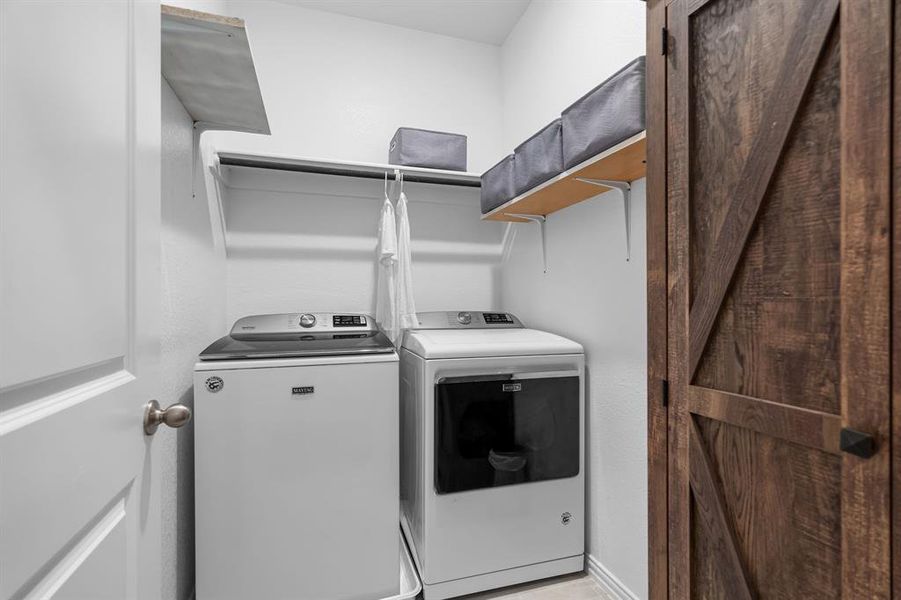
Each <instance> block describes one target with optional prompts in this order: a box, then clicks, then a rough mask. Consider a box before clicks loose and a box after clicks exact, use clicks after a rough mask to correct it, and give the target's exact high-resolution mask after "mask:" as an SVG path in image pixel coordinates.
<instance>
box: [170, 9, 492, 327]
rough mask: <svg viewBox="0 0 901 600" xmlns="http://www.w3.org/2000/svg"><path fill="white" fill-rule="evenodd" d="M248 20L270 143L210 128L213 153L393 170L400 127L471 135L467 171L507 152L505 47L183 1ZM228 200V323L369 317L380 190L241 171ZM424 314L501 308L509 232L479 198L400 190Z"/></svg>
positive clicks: (369, 183)
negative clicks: (267, 317)
mask: <svg viewBox="0 0 901 600" xmlns="http://www.w3.org/2000/svg"><path fill="white" fill-rule="evenodd" d="M176 3H177V4H180V5H182V6H186V7H189V8H195V9H198V10H207V11H210V12H218V13H220V14H226V15H229V16H237V17H241V18H243V19H244V20H245V22H246V25H247V29H248V32H249V37H250V42H251V47H252V50H253V53H254V61H255V64H256V68H257V75H258V77H259V80H260V86H261V90H262V93H263V98H264V102H265V104H266V110H267V113H268V115H269V122H270V126H271V129H272V132H273V135H272V136H271V137H267V136H259V135H252V134H244V133H235V132H218V131H211V132H207V133H204V134H203V140H204V144H207V143H209V144H210V145H212V146H214V147H215V148H217V149H219V150H226V149H227V150H244V151H265V152H275V153H283V154H289V155H294V156H310V157H315V158H333V159H339V160H357V161H365V162H376V163H384V162H387V152H388V150H387V148H388V143H389V141H390V139H391V137H392V135H393V134H394V131H395V130H396V129H397V127H399V126H412V127H423V128H427V129H437V130H444V131H452V132H457V133H464V134H467V135H468V136H469V143H468V153H469V167H470V170H473V171H481V170H484V168H487V167H488V166H491V164H493V163H494V161H495V160H496V157H497V156H499V155H500V153H501V151H500V147H501V120H500V113H501V79H500V70H499V69H500V48H499V47H497V46H492V45H487V44H481V43H476V42H469V41H465V40H460V39H456V38H451V37H446V36H441V35H435V34H430V33H423V32H420V31H414V30H410V29H403V28H399V27H393V26H390V25H384V24H381V23H375V22H372V21H365V20H361V19H355V18H351V17H346V16H342V15H334V14H330V13H326V12H322V11H316V10H309V9H304V8H299V7H295V6H288V5H286V4H281V3H276V2H268V1H257V2H246V1H234V0H215V1H204V0H180V1H178V2H176ZM230 176H231V177H230V179H229V183H230V186H229V187H228V188H225V189H224V191H223V194H222V205H223V207H224V210H225V221H226V229H227V247H228V292H227V296H228V320H229V321H230V322H231V321H233V320H235V319H237V318H239V317H242V316H245V315H248V314H254V313H264V312H290V311H299V310H344V311H360V312H374V308H375V307H374V297H375V294H374V287H375V271H374V266H373V265H374V256H375V254H374V253H375V246H376V231H377V224H378V212H379V210H380V209H381V198H382V197H383V184H382V183H381V182H379V181H377V180H347V179H344V180H342V179H338V178H335V177H329V176H316V175H301V174H289V173H279V172H276V171H268V172H257V173H254V172H248V171H247V170H246V169H234V170H232V172H231V173H230ZM406 191H407V195H408V197H409V199H410V202H411V205H410V206H411V208H410V219H411V229H412V238H413V252H414V261H415V267H414V277H415V286H416V293H417V301H418V303H417V308H418V309H419V310H442V309H458V308H461V307H470V308H472V309H481V308H486V309H487V308H499V301H500V300H499V298H500V292H499V274H498V272H499V271H498V269H499V265H500V260H501V253H502V241H503V235H504V232H505V230H506V228H505V226H503V225H500V224H497V223H481V222H480V221H479V209H478V206H479V198H478V189H473V188H449V187H443V186H428V185H412V184H408V185H407V186H406Z"/></svg>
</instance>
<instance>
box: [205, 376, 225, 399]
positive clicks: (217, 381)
mask: <svg viewBox="0 0 901 600" xmlns="http://www.w3.org/2000/svg"><path fill="white" fill-rule="evenodd" d="M224 387H225V382H224V381H222V378H221V377H216V376H215V375H214V376H212V377H207V380H206V389H207V391H208V392H212V393H214V394H215V393H216V392H218V391H219V390H221V389H222V388H224Z"/></svg>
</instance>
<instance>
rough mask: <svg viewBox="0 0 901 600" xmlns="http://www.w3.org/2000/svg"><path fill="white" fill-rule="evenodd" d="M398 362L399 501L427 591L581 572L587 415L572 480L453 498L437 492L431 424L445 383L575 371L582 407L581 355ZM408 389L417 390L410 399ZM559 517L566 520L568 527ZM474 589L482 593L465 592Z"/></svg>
mask: <svg viewBox="0 0 901 600" xmlns="http://www.w3.org/2000/svg"><path fill="white" fill-rule="evenodd" d="M402 356H403V361H402V362H403V363H404V365H403V367H402V369H403V380H402V396H403V397H402V413H403V415H404V425H403V427H404V432H405V442H404V446H403V447H404V453H403V455H402V460H403V461H404V464H403V467H402V468H403V469H404V473H405V477H404V480H405V481H404V488H403V491H402V500H401V502H402V506H403V510H404V515H405V521H406V526H407V528H408V533H409V534H410V535H411V537H412V538H413V544H414V546H415V547H416V558H417V560H418V561H419V567H420V574H421V575H422V578H423V583H425V584H426V586H430V585H436V584H441V583H445V582H450V581H452V580H458V579H461V578H467V577H479V576H482V575H485V574H488V573H492V572H497V571H503V570H511V577H516V578H517V579H516V580H517V581H524V580H528V579H529V577H528V575H526V574H523V573H522V572H517V573H515V574H514V573H513V571H512V570H515V569H518V568H520V567H526V566H529V565H537V564H539V563H545V562H547V561H553V560H558V559H565V558H573V557H578V558H577V559H574V560H572V561H569V562H567V563H566V564H567V565H568V566H569V568H570V569H571V567H572V565H573V564H579V565H581V556H582V554H583V552H584V534H585V521H586V519H585V514H584V509H585V506H584V501H585V497H584V470H585V466H584V444H585V440H584V436H585V433H584V431H585V427H584V409H583V410H580V415H579V432H580V433H579V437H580V439H579V454H580V468H579V473H578V475H577V476H575V477H569V478H565V479H554V480H549V481H540V482H532V483H523V484H516V485H507V486H502V487H494V488H486V489H477V490H471V491H465V492H456V493H450V494H438V493H436V491H435V483H434V481H435V466H434V465H435V462H434V448H435V427H434V423H435V383H436V382H437V381H438V380H439V379H440V378H443V377H455V376H472V375H492V374H499V373H511V372H512V373H522V372H573V371H574V372H575V373H577V374H578V376H579V381H580V384H579V385H580V389H579V402H580V405H582V404H584V356H583V355H581V354H571V355H557V356H519V357H491V358H470V359H450V360H424V359H422V358H421V357H419V356H416V355H415V354H413V353H412V352H409V351H407V350H402ZM413 385H418V386H419V387H418V389H417V390H415V392H416V393H415V394H414V393H412V391H413V387H412V386H413ZM411 452H412V454H410V453H411ZM563 513H569V515H570V518H569V522H568V523H566V524H564V523H563V522H562V517H563ZM579 568H581V567H579ZM574 570H578V569H574ZM536 572H537V571H536ZM562 572H567V571H562ZM552 574H556V573H552ZM511 583H512V581H511ZM488 587H490V586H488ZM461 589H465V586H464V588H461ZM475 589H485V588H478V587H474V588H472V589H470V590H468V591H474V590H475ZM437 594H440V592H437V591H436V595H434V596H430V594H429V589H428V587H427V588H426V598H427V599H428V598H430V597H444V596H443V594H442V595H437Z"/></svg>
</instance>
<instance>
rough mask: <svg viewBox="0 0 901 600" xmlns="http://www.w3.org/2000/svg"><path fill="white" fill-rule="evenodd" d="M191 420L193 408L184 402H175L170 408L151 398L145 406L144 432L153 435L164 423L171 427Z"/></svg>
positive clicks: (179, 425)
mask: <svg viewBox="0 0 901 600" xmlns="http://www.w3.org/2000/svg"><path fill="white" fill-rule="evenodd" d="M190 420H191V409H190V408H188V407H187V406H185V405H184V404H173V405H171V406H170V407H169V408H166V409H162V408H160V403H159V402H157V401H156V400H151V401H150V402H148V403H147V406H145V407H144V433H146V434H147V435H153V434H154V433H156V430H157V428H158V427H159V426H160V424H161V423H162V424H163V425H168V426H169V427H181V426H182V425H184V424H185V423H187V422H188V421H190Z"/></svg>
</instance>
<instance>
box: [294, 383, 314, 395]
mask: <svg viewBox="0 0 901 600" xmlns="http://www.w3.org/2000/svg"><path fill="white" fill-rule="evenodd" d="M315 391H316V388H315V387H313V386H312V385H302V386H300V387H293V388H291V393H292V394H295V395H299V396H304V395H306V394H312V393H314V392H315Z"/></svg>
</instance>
